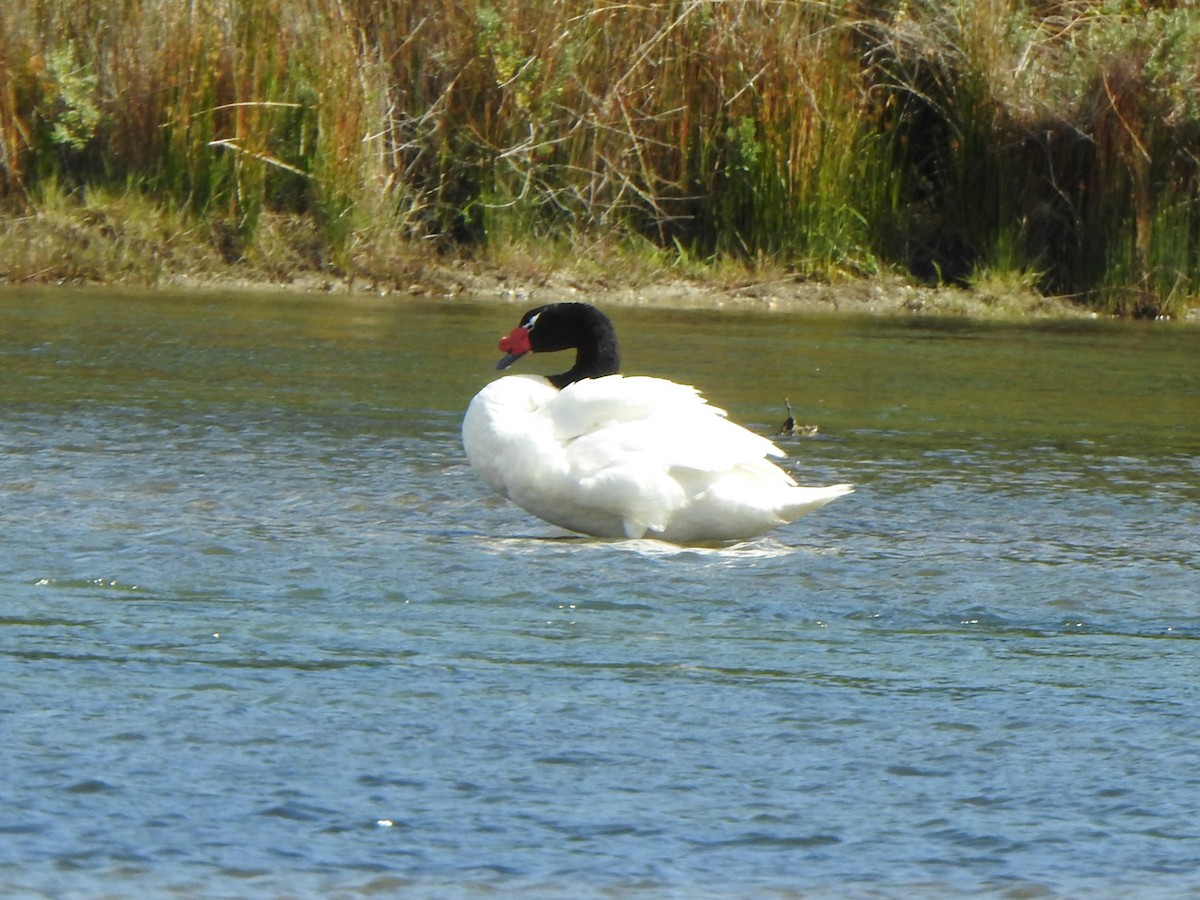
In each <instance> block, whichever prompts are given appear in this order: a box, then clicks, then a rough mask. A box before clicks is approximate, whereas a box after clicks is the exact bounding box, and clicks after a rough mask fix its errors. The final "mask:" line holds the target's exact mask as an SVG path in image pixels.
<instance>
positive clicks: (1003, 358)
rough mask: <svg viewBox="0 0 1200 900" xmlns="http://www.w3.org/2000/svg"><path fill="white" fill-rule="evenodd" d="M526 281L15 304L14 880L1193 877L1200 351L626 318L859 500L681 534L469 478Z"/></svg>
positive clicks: (277, 883) (670, 883)
mask: <svg viewBox="0 0 1200 900" xmlns="http://www.w3.org/2000/svg"><path fill="white" fill-rule="evenodd" d="M520 311H521V310H520V309H516V308H508V307H497V306H488V305H486V304H481V305H473V304H462V303H460V304H456V305H447V304H418V305H405V304H396V303H392V302H384V301H375V302H370V301H365V300H359V301H346V300H344V299H341V300H339V299H336V298H315V297H314V298H300V299H297V298H280V297H270V296H266V297H264V296H257V297H255V296H229V297H207V296H206V297H203V298H201V297H197V296H186V295H185V296H170V297H168V296H163V295H132V296H131V295H127V294H121V293H115V292H100V293H84V292H33V293H29V292H16V291H9V292H6V293H3V294H0V401H2V402H0V534H2V538H0V683H2V684H3V692H2V693H0V772H3V773H4V774H3V777H2V779H0V895H4V896H32V897H42V896H44V897H117V896H121V897H124V896H139V895H154V896H164V895H165V896H205V897H252V898H257V897H277V896H297V895H300V896H315V895H320V896H360V895H367V894H381V895H384V896H387V895H401V896H406V897H408V896H414V897H417V896H429V897H458V896H464V897H465V896H471V897H474V896H481V895H482V896H521V897H527V896H533V897H568V896H569V897H589V896H595V897H610V896H617V897H751V896H753V897H761V896H767V897H791V896H800V895H806V896H880V897H890V896H958V895H963V894H966V895H992V896H1013V897H1018V896H1019V897H1036V896H1084V895H1087V896H1114V897H1115V896H1125V895H1128V894H1129V893H1131V892H1136V894H1137V895H1138V896H1150V897H1155V896H1163V897H1168V896H1181V895H1185V894H1191V893H1195V892H1200V817H1198V816H1197V815H1196V807H1197V798H1198V797H1200V766H1198V765H1197V759H1198V757H1197V752H1198V751H1197V748H1198V746H1200V718H1198V716H1197V712H1196V711H1197V710H1198V709H1200V562H1198V559H1200V554H1197V552H1196V549H1195V548H1196V535H1197V534H1198V533H1200V424H1198V423H1200V362H1198V360H1200V357H1198V356H1197V351H1198V350H1200V333H1198V332H1196V331H1195V330H1188V329H1186V328H1182V327H1178V326H1169V327H1163V328H1158V329H1151V328H1146V327H1143V326H1134V325H1126V324H1110V323H1078V324H1072V325H1042V326H984V325H979V324H976V323H967V322H953V323H946V322H940V323H939V322H930V321H911V320H899V321H888V320H876V321H867V320H854V319H850V318H848V317H847V318H840V319H838V318H835V319H803V318H792V317H784V316H731V315H728V314H726V315H716V314H701V313H680V312H654V311H636V310H625V311H614V312H615V313H616V317H617V320H618V326H619V327H620V328H621V330H622V334H623V336H624V337H625V338H626V341H625V343H626V357H627V361H628V363H629V367H630V370H631V371H634V370H637V371H650V372H653V373H654V374H663V375H672V376H673V377H676V378H678V379H679V380H684V381H694V382H695V383H697V384H699V385H701V386H702V387H703V388H704V389H705V391H706V393H707V394H708V395H709V396H710V397H711V398H712V399H713V400H714V402H718V403H719V404H720V405H723V406H726V407H727V408H729V409H730V411H731V413H732V414H733V415H734V416H735V418H737V419H738V420H740V421H743V422H745V423H747V424H750V425H752V426H753V427H755V428H757V429H759V430H761V431H764V432H768V431H769V430H770V429H771V428H772V427H774V426H777V425H778V423H779V422H780V421H782V418H783V415H784V412H783V409H782V403H781V400H782V397H783V396H789V397H790V399H791V400H792V402H793V404H794V405H798V406H799V408H798V410H797V411H798V414H800V415H801V417H802V418H803V417H805V416H807V417H808V418H810V419H812V420H813V421H814V422H816V423H818V424H820V426H821V433H820V435H819V436H818V437H817V438H815V439H811V440H802V441H796V440H793V441H791V442H789V443H787V444H786V447H787V449H788V450H789V452H791V453H792V455H793V458H794V463H793V465H794V467H795V469H796V471H797V472H798V473H799V475H800V477H801V480H805V481H809V482H811V483H829V482H832V481H842V480H851V481H854V482H856V483H857V484H858V490H857V492H856V493H855V494H853V495H851V496H850V497H847V498H844V499H842V500H839V501H837V502H836V503H834V504H833V505H831V506H829V507H827V508H826V509H824V510H822V511H821V512H819V513H817V514H814V515H813V516H811V517H808V518H806V519H803V520H801V521H800V522H799V523H797V524H795V525H793V526H791V527H789V528H787V529H784V530H782V531H779V532H776V533H775V534H773V535H772V536H770V537H768V538H764V539H761V540H758V541H755V542H752V543H748V544H742V545H737V546H733V547H716V548H712V547H710V548H691V549H688V548H685V549H678V548H671V547H667V546H665V545H660V544H654V543H651V542H644V543H643V542H611V541H599V540H593V539H586V538H577V537H574V536H570V535H567V534H566V533H564V532H561V531H558V530H556V529H554V528H551V527H550V526H546V525H543V524H541V523H539V522H537V521H536V520H533V519H530V518H528V517H527V516H525V515H524V514H523V513H521V512H520V511H519V510H517V509H515V508H514V507H512V506H511V505H509V504H507V503H505V502H503V501H500V500H498V499H496V498H493V497H491V496H489V495H488V494H487V492H486V490H485V489H484V488H483V487H482V485H481V484H480V483H479V482H478V481H477V480H476V479H475V478H474V476H473V475H472V473H471V471H470V469H469V468H468V467H467V465H466V463H465V461H464V459H463V456H462V453H461V449H460V446H459V442H458V428H459V424H460V421H461V410H462V409H463V408H464V407H465V405H466V402H467V401H468V400H469V398H470V396H471V394H472V393H473V391H474V390H477V389H478V387H479V386H480V385H482V384H483V383H484V382H485V381H486V380H487V379H488V378H490V377H493V373H491V372H490V371H489V369H490V365H491V363H492V362H493V361H494V358H495V355H496V353H495V349H494V344H495V340H496V338H497V337H498V336H499V334H501V333H502V332H504V331H507V329H508V328H509V327H511V325H512V323H513V322H515V320H516V318H517V316H518V315H519V313H520ZM681 335H682V336H686V340H680V339H679V338H680V336H681ZM533 367H534V366H529V367H527V368H533ZM543 370H546V368H543Z"/></svg>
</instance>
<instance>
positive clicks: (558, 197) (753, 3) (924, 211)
mask: <svg viewBox="0 0 1200 900" xmlns="http://www.w3.org/2000/svg"><path fill="white" fill-rule="evenodd" d="M1192 7H1193V4H1192V3H1191V2H1187V0H1179V2H1163V3H1149V2H1133V0H1022V2H1018V0H983V2H969V0H950V2H932V0H855V2H852V0H807V2H806V0H634V2H611V3H604V2H596V0H590V2H585V0H529V2H520V3H518V2H515V0H457V2H450V0H434V2H416V0H394V2H390V3H387V4H379V3H373V2H368V0H273V2H254V3H238V2H234V0H217V2H213V3H203V4H199V3H192V2H188V0H141V2H139V3H128V2H125V0H94V2H90V3H87V4H72V3H67V2H63V0H31V2H30V3H27V4H19V5H13V4H6V5H4V7H3V9H0V210H4V211H5V217H4V220H3V222H0V279H8V280H23V279H38V278H46V279H50V278H54V279H60V280H61V279H64V278H65V279H87V280H111V279H113V278H122V279H126V280H130V279H132V280H144V281H146V282H148V283H149V282H153V281H154V280H155V279H156V278H158V277H160V276H161V273H162V272H164V271H172V272H178V271H187V269H188V267H192V268H194V269H196V270H207V269H208V268H209V267H219V266H221V265H225V266H232V267H235V268H236V267H253V268H254V269H255V271H256V272H259V273H262V274H264V275H265V276H266V277H272V278H273V277H278V278H287V277H288V276H289V273H292V272H296V271H307V272H312V273H321V274H327V275H328V276H330V277H338V278H345V277H352V278H358V279H366V280H370V281H382V282H388V283H394V284H397V285H403V284H407V283H411V281H412V279H414V278H420V273H419V269H420V266H421V261H422V260H423V259H428V258H429V257H430V256H431V255H435V254H436V255H441V256H443V257H444V256H446V255H447V254H449V255H451V256H453V255H457V254H464V253H465V254H471V255H475V256H477V257H478V256H483V257H486V258H490V259H502V258H504V259H509V260H512V259H514V258H516V257H517V256H519V255H521V254H522V253H525V254H529V255H530V257H531V258H530V261H529V263H528V265H529V266H530V267H532V268H537V267H539V266H548V265H555V264H564V263H569V264H571V265H575V266H582V267H584V268H586V267H587V266H588V265H595V266H601V265H603V261H604V260H609V262H610V264H615V265H618V266H619V267H626V266H630V265H631V264H632V265H633V267H634V268H636V269H638V270H639V271H648V270H657V269H666V270H669V271H672V272H676V273H680V274H686V275H689V276H692V277H697V276H701V275H703V273H705V272H707V271H721V270H723V269H724V268H725V267H728V266H729V265H731V264H737V265H741V266H743V267H749V268H755V267H763V268H766V269H769V270H776V269H779V268H784V269H786V270H788V271H792V272H795V273H798V274H800V275H803V276H805V277H809V278H820V279H838V278H845V277H859V276H864V275H865V276H870V275H874V274H877V273H880V272H888V271H892V270H895V269H901V270H904V271H907V272H909V273H911V274H912V275H913V276H914V277H916V278H919V279H923V280H926V281H929V282H953V283H958V284H963V285H967V286H975V287H978V286H979V285H981V284H984V283H987V284H991V285H996V284H1000V283H1005V282H1007V283H1015V284H1017V285H1019V286H1022V287H1024V286H1027V285H1034V286H1036V287H1037V288H1038V289H1039V290H1041V291H1043V292H1045V293H1047V294H1054V295H1066V296H1071V297H1074V298H1077V299H1078V300H1079V301H1080V302H1083V303H1087V304H1090V305H1092V306H1094V307H1096V308H1098V309H1101V310H1104V311H1109V312H1115V313H1118V314H1124V315H1145V316H1153V315H1161V314H1171V313H1175V312H1178V311H1181V310H1182V309H1184V308H1185V307H1187V306H1190V305H1194V304H1195V302H1196V298H1197V296H1198V295H1200V245H1198V242H1200V203H1198V200H1200V197H1198V191H1200V69H1197V67H1196V65H1195V60H1196V59H1197V58H1200V19H1198V17H1197V16H1196V15H1195V10H1194V9H1193V8H1192ZM89 233H90V235H91V237H89ZM97 235H98V236H99V237H97ZM585 255H586V256H589V257H590V258H591V259H592V262H591V263H583V262H581V257H583V256H585ZM106 257H109V258H107V259H106ZM635 258H637V259H639V260H640V261H639V262H636V263H632V262H631V261H632V260H634V259H635ZM556 261H557V263H556ZM714 267H715V269H714Z"/></svg>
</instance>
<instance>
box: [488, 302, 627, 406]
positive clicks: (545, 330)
mask: <svg viewBox="0 0 1200 900" xmlns="http://www.w3.org/2000/svg"><path fill="white" fill-rule="evenodd" d="M571 348H575V350H576V354H575V365H574V366H572V367H571V368H570V369H569V370H567V371H566V372H563V373H562V374H561V375H552V376H550V383H551V384H553V385H554V386H555V387H557V388H564V387H566V386H567V385H568V384H571V383H572V382H576V381H579V380H581V379H583V378H599V377H600V376H602V375H615V374H616V373H617V372H619V371H620V370H621V350H620V347H619V346H618V344H617V332H616V329H614V328H613V324H612V322H611V321H610V320H609V318H608V316H606V315H605V314H604V313H602V312H600V310H598V309H596V307H594V306H592V305H590V304H588V303H550V304H547V305H546V306H539V307H537V309H531V310H529V312H527V313H525V315H523V316H521V324H520V325H518V326H517V327H516V328H514V329H513V330H512V331H511V332H509V334H508V337H504V338H501V339H500V349H501V350H502V351H504V358H503V359H501V360H500V362H498V363H496V368H497V369H507V368H508V367H509V366H511V365H512V364H513V363H515V362H516V361H517V360H518V359H520V358H521V357H522V356H524V355H525V354H526V353H553V352H555V351H557V350H570V349H571Z"/></svg>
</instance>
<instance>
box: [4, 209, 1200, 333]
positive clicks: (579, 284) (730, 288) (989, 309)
mask: <svg viewBox="0 0 1200 900" xmlns="http://www.w3.org/2000/svg"><path fill="white" fill-rule="evenodd" d="M139 209H140V207H139V208H138V209H135V210H134V211H133V212H132V213H131V212H130V210H129V209H128V208H125V207H122V206H121V205H119V204H114V205H107V204H105V205H99V206H91V207H89V208H87V209H80V208H76V207H74V206H71V207H70V208H69V209H67V210H60V209H50V210H41V211H39V212H38V213H36V214H34V215H31V216H23V217H14V218H9V219H7V220H4V219H0V288H5V287H8V288H11V287H13V286H18V285H40V286H49V285H62V286H76V287H83V286H89V287H113V288H122V287H123V288H127V289H139V290H142V289H169V290H181V291H196V292H204V293H213V292H226V293H227V292H237V291H251V292H260V291H268V292H272V291H279V292H286V293H292V294H326V295H345V296H376V297H394V298H398V299H399V298H406V297H410V298H414V299H444V300H452V299H456V298H464V299H467V298H469V299H472V300H475V301H483V302H488V301H495V302H500V303H509V304H513V305H526V306H529V307H532V306H538V305H541V304H543V303H552V302H556V301H562V300H581V301H587V302H589V303H592V304H594V305H597V306H611V307H648V308H667V309H699V310H731V311H741V312H764V313H772V312H790V313H804V314H814V315H821V314H828V315H840V314H851V315H877V316H944V317H964V318H966V317H969V318H980V319H992V320H1013V321H1020V320H1027V319H1079V318H1092V319H1098V318H1106V317H1107V314H1105V313H1103V312H1099V311H1097V310H1094V309H1091V308H1089V307H1085V306H1082V305H1079V304H1077V303H1074V302H1072V301H1071V300H1070V299H1069V298H1063V297H1053V296H1046V295H1043V294H1041V293H1039V292H1038V291H1036V290H1034V289H1033V288H1032V287H1031V286H1029V284H1028V283H1025V282H1022V281H1021V279H1019V278H1011V277H1009V278H1006V277H1005V276H1004V275H1003V274H1001V275H998V276H995V277H991V278H984V279H980V280H979V281H977V282H976V283H974V284H973V285H972V286H971V287H960V286H954V285H936V286H931V285H924V284H920V283H917V282H915V281H913V280H912V279H910V278H907V277H905V276H903V275H902V274H899V273H891V272H884V273H880V274H873V275H868V276H845V277H837V278H832V279H821V278H813V277H811V276H809V275H807V274H805V273H802V272H789V271H787V270H786V269H785V268H784V267H783V266H781V265H778V264H767V265H764V266H759V267H751V266H746V265H743V264H738V263H734V262H729V261H725V262H718V263H706V262H697V261H694V260H692V261H687V262H686V264H684V265H676V264H674V263H673V261H672V260H664V259H662V258H655V257H653V256H651V255H650V254H648V253H646V252H638V251H634V252H632V253H631V252H626V251H621V250H618V249H615V248H614V247H612V246H607V245H605V244H603V243H601V244H593V245H592V246H590V247H573V248H567V249H565V250H564V248H563V247H561V246H560V247H557V248H551V249H547V248H545V247H540V246H537V247H531V246H510V247H504V248H501V249H500V250H484V251H481V252H479V253H477V254H469V253H465V252H457V253H449V254H447V253H439V252H437V251H436V250H434V249H433V248H430V247H428V246H424V245H421V244H420V243H419V242H412V241H404V240H397V239H391V240H376V241H371V240H368V241H366V242H365V243H364V244H363V245H362V246H360V248H359V250H360V252H359V253H357V254H353V257H354V258H347V259H344V260H343V261H342V263H341V264H339V265H332V264H330V263H329V261H327V260H323V259H320V258H319V257H320V255H321V254H319V253H318V254H316V256H317V257H318V258H316V259H314V258H313V254H312V253H311V252H308V253H306V252H304V250H303V247H304V246H305V241H304V240H303V238H304V237H306V236H307V237H310V236H309V235H307V234H306V231H305V229H304V228H303V227H302V226H297V225H296V224H295V223H292V222H288V221H286V220H282V219H281V220H280V221H279V222H275V223H272V227H271V228H269V229H264V231H265V232H266V233H267V234H268V239H266V240H263V241H260V242H258V243H257V244H256V246H254V247H252V248H250V252H249V253H248V254H246V255H244V256H238V257H236V258H232V259H223V258H222V256H221V254H220V253H219V252H217V249H216V247H215V246H214V241H213V240H212V239H211V236H209V237H207V238H206V237H204V236H202V234H201V232H204V231H205V228H204V226H203V225H202V224H198V223H194V222H191V221H180V222H171V221H169V220H166V219H165V217H164V216H163V214H162V213H161V212H159V211H154V212H153V213H150V214H146V213H145V212H144V211H142V212H139V211H138V210H139ZM308 246H309V247H311V246H312V245H311V244H309V245H308ZM1178 313H1179V314H1178V315H1177V316H1174V317H1173V318H1178V319H1181V320H1184V319H1185V320H1187V321H1190V322H1200V308H1190V309H1180V310H1178Z"/></svg>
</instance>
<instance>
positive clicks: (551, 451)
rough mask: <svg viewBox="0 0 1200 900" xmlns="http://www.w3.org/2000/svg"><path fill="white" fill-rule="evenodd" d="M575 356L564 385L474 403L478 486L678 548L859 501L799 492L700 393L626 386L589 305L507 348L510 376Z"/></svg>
mask: <svg viewBox="0 0 1200 900" xmlns="http://www.w3.org/2000/svg"><path fill="white" fill-rule="evenodd" d="M572 348H574V349H575V351H576V358H575V365H574V366H572V367H571V368H570V369H568V370H567V371H566V372H563V373H562V374H561V375H553V376H551V377H549V378H545V377H543V376H541V375H508V376H505V377H503V378H498V379H496V380H495V381H493V382H491V383H490V384H488V385H487V386H486V387H485V388H484V389H483V390H481V391H480V392H479V393H478V394H476V395H475V398H474V399H473V400H472V401H471V405H470V406H469V407H468V408H467V415H466V418H465V419H464V420H463V435H462V436H463V446H464V448H465V449H466V452H467V458H468V459H469V460H470V462H471V465H472V467H473V468H474V469H475V471H476V472H477V473H478V474H479V475H480V477H481V478H482V479H483V480H484V481H485V482H486V483H487V485H488V486H489V487H490V488H492V490H494V491H496V492H497V493H499V494H501V495H503V496H505V497H507V498H508V499H509V500H511V501H512V502H513V503H515V504H517V505H518V506H520V507H521V508H522V509H525V510H526V511H528V512H531V513H533V514H534V515H535V516H538V517H539V518H541V519H545V520H546V521H547V522H550V523H552V524H554V525H558V526H560V527H562V528H567V529H570V530H571V531H578V532H582V533H584V534H591V535H596V536H598V537H609V538H614V537H615V538H656V539H658V540H663V541H669V542H671V543H676V544H688V543H698V542H705V541H730V540H744V539H747V538H751V537H755V536H756V535H760V534H762V533H764V532H766V531H770V530H771V529H772V528H777V527H778V526H780V525H785V524H787V523H789V522H792V521H794V520H796V519H798V518H799V517H800V516H802V515H804V514H805V513H808V512H812V511H813V510H815V509H817V508H819V507H821V506H824V505H825V504H826V503H828V502H830V501H831V500H834V499H836V498H838V497H840V496H842V495H843V494H847V493H849V492H850V491H851V490H853V488H852V487H851V486H850V485H848V484H836V485H832V486H830V487H800V486H798V485H797V484H796V482H795V481H793V480H792V478H791V477H790V476H789V475H788V474H787V473H786V472H784V471H783V470H782V469H780V468H779V467H778V466H776V465H775V464H774V463H772V462H770V461H769V460H768V459H767V457H768V456H783V455H784V454H783V452H782V451H781V450H779V448H778V447H776V446H775V445H774V444H772V443H771V442H770V441H769V440H767V439H766V438H764V437H761V436H759V435H756V434H753V433H752V432H750V431H747V430H746V429H745V428H742V427H741V426H739V425H735V424H734V423H732V422H730V421H729V420H728V419H727V418H725V412H724V411H723V410H720V409H716V408H715V407H712V406H709V405H708V403H707V402H706V401H705V400H704V399H703V398H702V397H701V396H700V394H699V393H698V392H697V391H696V389H695V388H692V387H689V386H687V385H683V384H676V383H675V382H673V381H667V380H666V379H663V378H651V377H647V376H638V375H634V376H626V375H620V374H618V372H619V369H620V364H621V355H620V350H619V348H618V344H617V335H616V331H615V329H614V328H613V325H612V322H611V321H610V320H609V318H608V317H607V316H606V315H604V313H602V312H600V310H598V309H596V308H595V307H594V306H591V305H589V304H587V303H551V304H549V305H546V306H539V307H537V308H536V309H531V310H530V311H529V312H527V313H525V315H524V316H522V317H521V321H520V324H519V325H517V327H516V328H514V329H513V330H512V332H511V333H509V335H508V336H507V337H505V338H502V339H501V341H500V350H501V351H502V352H503V353H504V358H503V359H501V360H500V362H499V363H497V364H496V368H497V369H505V368H508V366H510V365H512V364H513V363H514V362H516V361H517V360H518V359H520V358H521V357H522V356H524V355H525V354H527V353H539V352H551V351H555V350H568V349H572Z"/></svg>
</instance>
